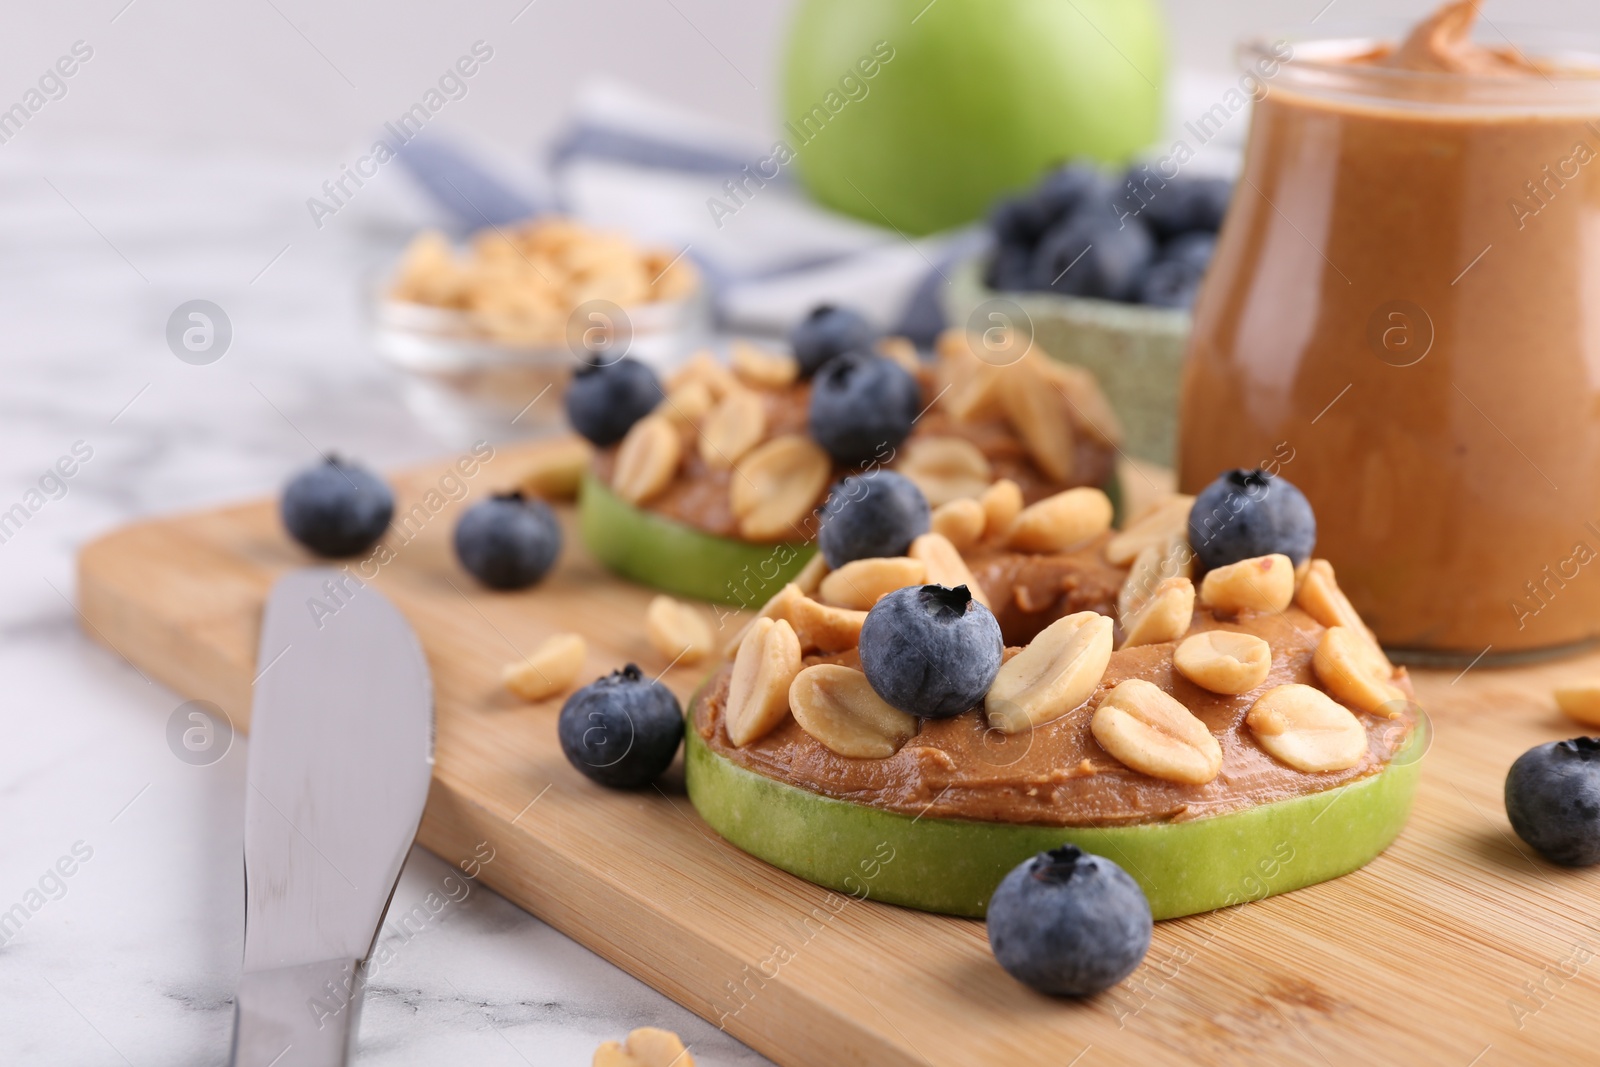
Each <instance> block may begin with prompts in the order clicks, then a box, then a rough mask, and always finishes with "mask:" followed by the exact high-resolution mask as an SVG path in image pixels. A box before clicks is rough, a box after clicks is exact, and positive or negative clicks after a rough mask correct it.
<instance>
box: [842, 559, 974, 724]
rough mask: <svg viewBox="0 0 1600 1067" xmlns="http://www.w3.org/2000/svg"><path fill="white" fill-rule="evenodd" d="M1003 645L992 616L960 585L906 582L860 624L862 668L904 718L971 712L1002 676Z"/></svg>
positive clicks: (886, 700)
mask: <svg viewBox="0 0 1600 1067" xmlns="http://www.w3.org/2000/svg"><path fill="white" fill-rule="evenodd" d="M1004 651H1005V642H1003V641H1002V640H1001V639H1000V624H999V623H998V622H996V621H995V617H994V613H993V612H991V611H990V610H989V609H988V608H986V607H984V606H983V605H982V604H980V603H978V602H977V601H976V600H974V599H972V593H971V592H969V591H968V589H967V587H966V586H964V585H958V586H956V587H955V588H954V589H949V588H947V587H945V586H942V585H911V586H907V587H906V588H904V589H896V590H895V591H894V592H892V593H889V594H887V595H885V596H883V597H880V598H879V600H878V602H877V603H876V604H874V605H873V606H872V610H871V611H869V612H867V620H866V622H864V623H862V624H861V643H860V653H861V672H862V673H863V674H865V675H866V676H867V682H868V683H869V684H870V685H871V686H872V689H873V691H874V692H876V693H877V694H878V695H879V696H880V697H882V698H883V699H884V701H885V702H886V703H888V704H890V705H892V706H894V707H897V708H899V709H900V710H901V711H903V712H906V713H907V714H909V715H918V716H921V717H922V718H924V719H948V718H951V717H952V716H956V715H960V714H961V713H962V712H964V711H968V710H970V709H972V708H974V707H976V706H977V705H978V704H980V703H981V702H982V701H983V696H984V694H985V693H987V692H988V691H989V686H990V684H991V683H993V682H994V676H995V675H996V674H998V673H1000V658H1001V655H1002V653H1003V652H1004Z"/></svg>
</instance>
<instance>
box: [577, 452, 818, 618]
mask: <svg viewBox="0 0 1600 1067" xmlns="http://www.w3.org/2000/svg"><path fill="white" fill-rule="evenodd" d="M578 530H579V533H580V535H581V536H582V537H583V543H584V544H585V545H586V546H588V549H589V551H590V552H593V553H594V555H595V558H597V559H598V560H600V562H601V563H603V564H605V565H606V566H607V567H608V568H610V569H611V570H612V571H614V572H616V573H617V574H620V575H622V576H623V577H624V578H628V579H631V580H633V581H635V582H640V583H642V584H644V585H648V586H652V587H654V588H656V589H660V590H662V591H664V592H668V593H676V594H677V595H679V596H687V597H694V598H696V599H698V600H713V601H717V602H719V603H722V604H733V605H736V606H737V607H741V608H748V609H750V610H752V611H754V610H755V609H757V608H759V607H761V605H763V604H765V603H766V602H767V601H768V600H770V599H771V598H772V596H773V595H774V594H775V593H777V592H778V590H780V589H782V588H783V587H784V586H785V585H786V584H787V583H788V582H789V581H791V580H792V579H793V578H794V576H795V575H797V574H799V573H800V568H802V567H804V566H805V565H806V563H807V561H809V560H810V559H811V557H812V556H813V555H814V554H815V553H816V550H817V546H816V545H813V544H801V543H795V542H783V543H779V544H758V543H755V542H751V541H740V540H738V539H736V538H732V537H718V536H716V535H715V534H708V533H706V532H705V531H703V530H696V529H695V528H694V527H692V526H686V525H685V524H683V523H681V522H675V521H673V520H672V519H668V518H663V517H662V516H660V515H657V514H655V513H654V512H651V511H647V510H645V509H644V508H636V507H634V506H633V505H632V504H630V503H628V502H627V501H626V500H623V499H622V498H621V497H619V496H617V495H616V494H615V493H613V492H612V491H611V490H610V489H609V488H607V486H606V485H605V483H603V482H601V481H600V479H598V478H596V477H595V476H594V473H593V472H592V471H591V472H587V473H585V474H584V476H583V484H582V485H581V486H579V489H578Z"/></svg>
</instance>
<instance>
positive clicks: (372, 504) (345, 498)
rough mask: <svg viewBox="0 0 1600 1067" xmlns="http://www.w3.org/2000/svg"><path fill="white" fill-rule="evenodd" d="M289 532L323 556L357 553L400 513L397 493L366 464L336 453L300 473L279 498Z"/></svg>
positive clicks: (279, 509) (368, 545)
mask: <svg viewBox="0 0 1600 1067" xmlns="http://www.w3.org/2000/svg"><path fill="white" fill-rule="evenodd" d="M278 513H279V515H280V516H282V518H283V525H284V528H285V529H287V530H288V531H289V536H291V537H293V538H294V539H295V540H296V541H299V542H300V543H301V544H302V545H304V546H305V547H306V548H309V549H310V550H311V551H313V552H315V553H316V554H317V555H319V556H328V557H330V558H335V559H336V558H338V557H340V556H354V555H357V554H359V553H361V552H365V551H366V550H367V549H369V548H371V547H372V546H373V545H375V544H377V542H378V538H380V537H382V536H383V531H385V530H387V529H388V528H389V520H390V519H392V518H393V517H394V493H392V492H390V490H389V487H388V486H387V485H385V484H384V483H383V481H382V479H380V478H379V477H378V476H377V475H375V474H373V473H372V472H371V471H369V470H367V469H366V468H365V467H357V466H355V465H353V464H349V463H345V462H344V461H342V460H341V459H339V458H338V457H337V456H330V457H329V458H328V461H327V462H326V463H322V464H319V465H317V466H315V467H308V468H306V469H305V470H303V471H301V472H300V473H299V474H297V475H295V476H294V478H293V479H292V480H291V481H290V482H289V484H288V485H287V486H286V487H285V488H284V490H283V499H282V500H280V501H279V502H278Z"/></svg>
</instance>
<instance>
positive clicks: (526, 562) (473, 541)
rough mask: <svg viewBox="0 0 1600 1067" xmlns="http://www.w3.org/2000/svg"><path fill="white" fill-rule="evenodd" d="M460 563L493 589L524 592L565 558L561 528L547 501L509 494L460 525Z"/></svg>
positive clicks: (473, 510) (480, 506) (472, 511)
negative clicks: (524, 589)
mask: <svg viewBox="0 0 1600 1067" xmlns="http://www.w3.org/2000/svg"><path fill="white" fill-rule="evenodd" d="M455 549H456V558H457V559H459V560H460V561H461V565H462V566H463V567H465V568H466V569H467V571H468V573H470V574H471V575H472V576H473V577H474V578H476V579H478V581H480V582H482V583H483V584H484V585H487V586H488V587H489V588H491V589H523V588H526V587H527V586H530V585H532V584H533V583H534V582H537V581H538V580H539V579H540V578H543V577H544V576H545V574H546V573H547V572H548V571H549V570H550V566H551V564H553V563H555V561H556V557H557V556H558V555H560V554H561V526H560V524H559V523H557V522H556V513H555V512H553V511H551V510H550V505H549V504H546V503H545V502H544V501H543V500H529V499H526V498H524V497H523V495H522V494H521V493H504V494H500V495H497V496H492V497H490V498H489V499H488V500H484V501H480V502H479V503H476V504H474V505H472V507H470V508H468V509H467V512H466V514H465V515H462V516H461V521H460V522H458V523H456V532H455Z"/></svg>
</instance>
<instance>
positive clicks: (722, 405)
mask: <svg viewBox="0 0 1600 1067" xmlns="http://www.w3.org/2000/svg"><path fill="white" fill-rule="evenodd" d="M766 432H767V404H766V401H764V400H762V399H761V396H760V394H758V393H753V392H751V391H750V390H749V389H735V390H733V391H732V392H731V393H729V394H728V395H727V396H725V397H723V398H722V399H721V400H720V401H719V402H718V403H717V406H716V407H714V408H712V409H711V412H710V414H708V415H707V416H706V417H705V422H704V424H703V425H702V426H701V427H700V458H701V459H702V460H704V461H705V464H706V466H708V467H710V468H711V469H712V470H727V469H728V468H729V467H732V466H733V465H734V464H735V463H737V462H739V460H740V459H742V458H743V457H744V455H745V453H747V452H749V451H750V450H751V449H752V448H754V447H756V445H758V444H760V443H761V438H762V437H763V436H764V435H765V434H766Z"/></svg>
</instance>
